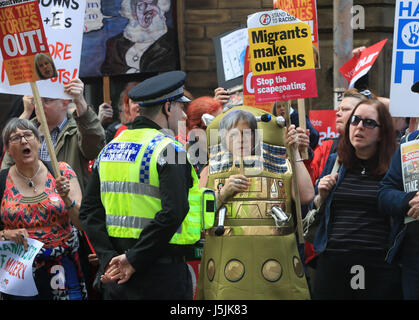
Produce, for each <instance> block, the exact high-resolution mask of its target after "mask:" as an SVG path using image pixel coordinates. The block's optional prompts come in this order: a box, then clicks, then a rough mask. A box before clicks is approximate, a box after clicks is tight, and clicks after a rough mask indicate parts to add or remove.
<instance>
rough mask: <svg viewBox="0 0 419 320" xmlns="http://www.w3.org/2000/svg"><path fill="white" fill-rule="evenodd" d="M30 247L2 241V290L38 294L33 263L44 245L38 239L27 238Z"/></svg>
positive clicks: (0, 254) (27, 295)
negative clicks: (26, 247)
mask: <svg viewBox="0 0 419 320" xmlns="http://www.w3.org/2000/svg"><path fill="white" fill-rule="evenodd" d="M27 240H28V249H27V250H25V249H24V247H23V245H22V244H18V243H15V242H13V241H0V291H1V292H3V293H6V294H11V295H15V296H25V297H29V296H35V295H37V294H38V290H37V288H36V285H35V282H34V279H33V273H32V264H33V260H34V259H35V256H36V255H37V253H38V252H39V250H41V248H42V246H43V245H44V244H43V243H42V242H39V241H38V240H35V239H31V238H27Z"/></svg>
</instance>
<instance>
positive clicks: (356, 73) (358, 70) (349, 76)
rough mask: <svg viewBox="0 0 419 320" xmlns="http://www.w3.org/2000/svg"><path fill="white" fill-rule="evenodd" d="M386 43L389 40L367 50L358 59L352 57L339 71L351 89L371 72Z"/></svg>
mask: <svg viewBox="0 0 419 320" xmlns="http://www.w3.org/2000/svg"><path fill="white" fill-rule="evenodd" d="M386 42H387V39H384V40H382V41H380V42H378V43H376V44H374V45H372V46H371V47H368V48H366V49H365V50H364V51H362V53H361V54H360V56H359V57H358V58H356V57H352V59H350V60H349V61H348V62H347V63H345V64H344V65H343V66H342V67H341V68H340V69H339V71H340V73H342V75H343V76H344V77H345V79H346V80H348V82H349V88H353V87H354V84H355V82H356V81H357V80H358V79H359V78H361V77H363V76H364V75H366V74H367V73H368V71H370V69H371V67H372V65H373V64H374V62H375V60H377V57H378V55H379V54H380V52H381V49H382V48H383V47H384V45H385V44H386Z"/></svg>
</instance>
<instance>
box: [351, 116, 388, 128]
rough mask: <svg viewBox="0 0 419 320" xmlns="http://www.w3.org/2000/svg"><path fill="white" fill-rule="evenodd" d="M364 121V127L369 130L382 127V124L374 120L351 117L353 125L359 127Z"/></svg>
mask: <svg viewBox="0 0 419 320" xmlns="http://www.w3.org/2000/svg"><path fill="white" fill-rule="evenodd" d="M361 121H362V126H363V127H364V128H368V129H374V128H375V127H381V125H380V124H378V123H377V121H375V120H374V119H368V118H365V119H364V118H361V117H359V116H352V117H351V125H353V126H357V125H358V124H359V123H360V122H361Z"/></svg>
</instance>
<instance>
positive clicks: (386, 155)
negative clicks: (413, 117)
mask: <svg viewBox="0 0 419 320" xmlns="http://www.w3.org/2000/svg"><path fill="white" fill-rule="evenodd" d="M360 105H368V106H372V107H374V108H375V110H376V111H377V114H378V123H380V125H381V127H380V128H379V129H380V141H378V142H377V152H376V154H375V155H374V156H373V158H372V159H371V161H372V163H371V173H372V174H374V175H382V174H384V173H385V172H386V171H387V170H388V168H389V167H390V162H391V158H392V156H393V153H394V151H395V150H396V132H395V130H394V127H393V121H392V118H391V115H390V112H389V111H388V109H387V108H386V106H385V105H384V104H383V103H382V102H381V101H379V100H377V99H369V100H366V101H360V102H359V103H358V104H357V105H356V106H355V108H354V110H352V113H351V116H350V117H349V119H350V118H351V117H352V116H353V115H354V113H355V111H356V110H357V109H358V107H359V106H360ZM350 122H351V121H350V120H348V121H347V122H346V126H345V132H344V133H343V137H342V138H341V139H340V142H339V146H338V155H339V159H340V160H339V161H340V162H341V163H343V165H344V166H345V168H347V169H352V168H353V167H354V166H355V164H356V155H355V148H354V147H353V145H352V144H351V141H350V139H349V127H350Z"/></svg>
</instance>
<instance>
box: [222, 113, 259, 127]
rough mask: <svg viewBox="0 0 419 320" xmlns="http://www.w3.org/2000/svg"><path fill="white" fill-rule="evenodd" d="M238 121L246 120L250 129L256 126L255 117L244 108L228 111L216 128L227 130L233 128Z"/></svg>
mask: <svg viewBox="0 0 419 320" xmlns="http://www.w3.org/2000/svg"><path fill="white" fill-rule="evenodd" d="M239 121H246V122H247V124H248V125H249V127H250V129H251V130H252V131H253V130H256V129H257V127H258V123H257V121H256V117H255V116H254V115H253V114H251V113H250V112H249V111H246V110H241V109H236V110H233V111H230V112H229V113H227V114H226V115H225V116H224V117H223V118H222V119H221V121H220V124H219V125H218V129H219V130H220V132H222V131H224V130H226V131H228V130H230V129H231V128H234V127H235V126H236V125H237V123H238V122H239Z"/></svg>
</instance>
